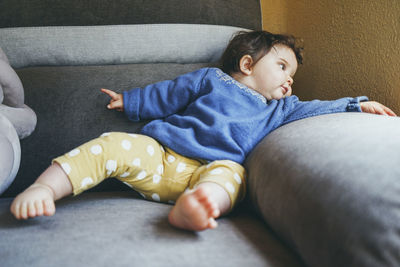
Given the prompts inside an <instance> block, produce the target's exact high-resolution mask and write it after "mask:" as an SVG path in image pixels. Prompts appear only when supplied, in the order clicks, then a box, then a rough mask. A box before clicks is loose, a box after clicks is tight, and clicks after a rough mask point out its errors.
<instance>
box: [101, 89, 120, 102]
mask: <svg viewBox="0 0 400 267" xmlns="http://www.w3.org/2000/svg"><path fill="white" fill-rule="evenodd" d="M101 91H102V92H103V93H106V94H107V95H109V96H110V97H111V98H112V99H114V100H115V99H117V98H118V94H117V93H116V92H114V91H112V90H109V89H105V88H101Z"/></svg>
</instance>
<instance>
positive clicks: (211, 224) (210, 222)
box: [208, 218, 218, 229]
mask: <svg viewBox="0 0 400 267" xmlns="http://www.w3.org/2000/svg"><path fill="white" fill-rule="evenodd" d="M217 226H218V223H217V221H216V220H215V219H214V218H210V219H209V220H208V228H210V229H214V228H216V227H217Z"/></svg>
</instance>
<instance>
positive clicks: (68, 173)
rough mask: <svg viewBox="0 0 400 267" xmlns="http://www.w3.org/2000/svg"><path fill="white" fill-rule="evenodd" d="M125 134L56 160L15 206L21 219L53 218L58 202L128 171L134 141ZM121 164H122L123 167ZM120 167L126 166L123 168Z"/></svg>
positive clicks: (108, 136) (102, 139) (105, 138)
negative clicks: (125, 168)
mask: <svg viewBox="0 0 400 267" xmlns="http://www.w3.org/2000/svg"><path fill="white" fill-rule="evenodd" d="M128 139H132V140H134V139H135V138H134V137H132V136H131V135H129V134H124V133H107V134H103V135H102V136H101V137H99V138H96V139H93V140H91V141H89V142H87V143H85V144H83V145H82V146H80V147H78V148H76V149H74V150H72V151H70V152H69V153H67V154H65V155H63V156H61V157H58V158H56V159H54V160H53V162H54V163H53V164H52V165H51V166H50V167H49V168H48V169H47V170H46V171H45V172H44V173H43V174H42V175H41V176H40V177H39V178H38V179H37V181H36V182H35V183H34V184H33V185H32V186H30V187H29V188H28V189H27V190H25V191H24V192H23V193H21V194H20V195H18V196H17V197H16V198H15V200H14V202H13V203H12V205H11V212H12V213H13V214H14V215H15V217H16V218H17V219H27V218H28V217H31V218H32V217H36V216H41V215H53V214H54V212H55V205H54V201H56V200H58V199H60V198H62V197H64V196H67V195H69V194H71V193H73V194H74V195H77V194H79V193H81V192H83V191H85V190H88V189H90V188H92V187H94V186H96V185H97V184H98V183H100V182H101V181H103V180H104V179H106V178H108V177H114V176H116V175H118V174H119V172H123V171H124V166H125V165H126V164H124V163H121V162H123V161H124V160H125V159H126V158H127V155H129V149H130V147H131V145H130V141H129V140H128ZM119 163H121V164H119ZM120 166H122V167H121V168H120Z"/></svg>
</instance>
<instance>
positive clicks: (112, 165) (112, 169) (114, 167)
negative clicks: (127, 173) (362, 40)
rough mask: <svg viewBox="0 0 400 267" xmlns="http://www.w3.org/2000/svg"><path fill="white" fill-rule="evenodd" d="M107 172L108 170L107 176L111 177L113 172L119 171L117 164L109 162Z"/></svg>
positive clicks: (112, 161) (113, 161)
mask: <svg viewBox="0 0 400 267" xmlns="http://www.w3.org/2000/svg"><path fill="white" fill-rule="evenodd" d="M106 170H107V175H110V174H111V173H112V172H115V171H116V170H117V162H116V161H115V160H111V159H110V160H107V162H106Z"/></svg>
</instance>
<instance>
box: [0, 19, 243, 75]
mask: <svg viewBox="0 0 400 267" xmlns="http://www.w3.org/2000/svg"><path fill="white" fill-rule="evenodd" d="M239 30H243V29H242V28H237V27H229V26H216V25H189V24H187V25H185V24H157V25H154V24H152V25H113V26H76V27H28V28H6V29H0V36H1V38H0V47H2V48H3V50H4V52H5V53H6V54H7V56H8V59H9V61H10V63H11V65H12V66H13V67H14V68H23V67H29V66H49V65H55V66H65V65H106V64H128V63H170V62H173V63H196V62H216V61H218V60H219V58H220V57H221V55H222V53H223V51H224V50H225V48H226V45H227V44H228V41H229V40H230V39H231V37H232V35H233V34H234V33H236V32H238V31H239ZM188 47H190V49H188Z"/></svg>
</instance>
